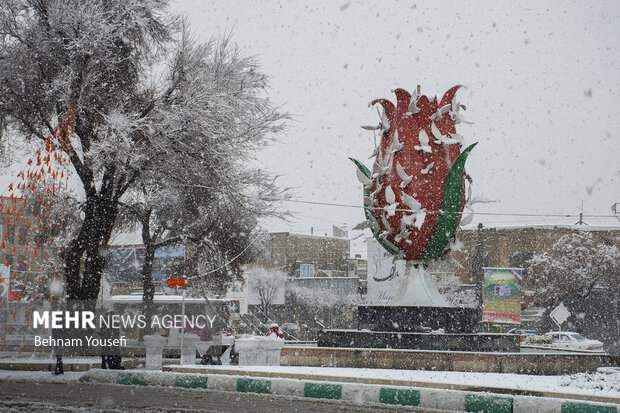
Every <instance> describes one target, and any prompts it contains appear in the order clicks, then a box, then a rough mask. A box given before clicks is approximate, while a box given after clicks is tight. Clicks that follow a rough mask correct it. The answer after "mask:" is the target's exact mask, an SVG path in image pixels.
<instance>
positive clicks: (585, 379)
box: [558, 372, 620, 394]
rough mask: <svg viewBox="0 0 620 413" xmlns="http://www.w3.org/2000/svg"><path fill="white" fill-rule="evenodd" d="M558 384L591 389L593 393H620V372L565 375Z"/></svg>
mask: <svg viewBox="0 0 620 413" xmlns="http://www.w3.org/2000/svg"><path fill="white" fill-rule="evenodd" d="M558 384H559V385H560V386H564V387H569V388H578V389H583V390H591V391H592V394H598V393H599V392H604V393H616V394H620V372H617V373H612V374H608V373H577V374H571V375H570V376H563V378H562V380H560V382H559V383H558Z"/></svg>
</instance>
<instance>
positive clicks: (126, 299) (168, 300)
mask: <svg viewBox="0 0 620 413" xmlns="http://www.w3.org/2000/svg"><path fill="white" fill-rule="evenodd" d="M182 301H183V296H181V295H160V294H158V295H156V296H155V297H153V302H155V303H157V304H181V302H182ZM214 301H224V300H223V299H221V298H209V302H214ZM106 302H108V303H112V304H140V303H142V295H141V294H127V295H113V296H111V297H110V298H108V299H107V300H106ZM205 302H206V301H205V299H204V298H196V297H185V303H186V304H204V303H205Z"/></svg>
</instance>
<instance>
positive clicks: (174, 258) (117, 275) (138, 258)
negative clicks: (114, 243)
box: [106, 245, 185, 287]
mask: <svg viewBox="0 0 620 413" xmlns="http://www.w3.org/2000/svg"><path fill="white" fill-rule="evenodd" d="M144 252H145V249H144V247H143V246H141V245H140V246H129V247H112V248H109V249H108V250H107V260H108V263H107V266H106V273H107V276H108V279H109V280H110V283H112V284H125V285H131V286H136V287H137V286H141V285H142V265H143V264H144ZM151 274H152V277H153V282H154V283H155V284H161V283H164V282H165V281H166V280H167V279H168V277H174V276H184V275H185V247H183V246H180V247H163V248H158V249H156V250H155V257H154V258H153V269H152V272H151Z"/></svg>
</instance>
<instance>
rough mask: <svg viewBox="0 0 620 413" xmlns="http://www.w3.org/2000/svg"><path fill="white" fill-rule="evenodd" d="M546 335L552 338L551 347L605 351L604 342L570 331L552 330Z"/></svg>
mask: <svg viewBox="0 0 620 413" xmlns="http://www.w3.org/2000/svg"><path fill="white" fill-rule="evenodd" d="M544 337H549V338H550V339H551V345H550V346H551V347H554V348H561V349H567V350H590V351H604V350H603V343H601V342H600V341H598V340H592V339H589V338H586V337H584V336H582V335H581V334H579V333H574V332H570V331H562V332H559V331H550V332H549V333H546V334H545V335H544Z"/></svg>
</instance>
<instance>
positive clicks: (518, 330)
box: [508, 328, 538, 336]
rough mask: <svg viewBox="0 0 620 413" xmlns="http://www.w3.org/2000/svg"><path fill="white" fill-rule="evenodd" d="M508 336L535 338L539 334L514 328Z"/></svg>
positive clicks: (534, 331)
mask: <svg viewBox="0 0 620 413" xmlns="http://www.w3.org/2000/svg"><path fill="white" fill-rule="evenodd" d="M508 334H519V335H520V336H535V335H537V334H538V332H537V331H536V330H523V329H521V328H513V329H512V330H509V331H508Z"/></svg>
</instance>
